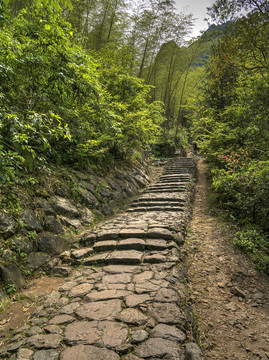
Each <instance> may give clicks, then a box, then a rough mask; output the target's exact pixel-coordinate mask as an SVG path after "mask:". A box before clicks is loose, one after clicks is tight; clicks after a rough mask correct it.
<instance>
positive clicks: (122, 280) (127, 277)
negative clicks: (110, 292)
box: [102, 274, 132, 284]
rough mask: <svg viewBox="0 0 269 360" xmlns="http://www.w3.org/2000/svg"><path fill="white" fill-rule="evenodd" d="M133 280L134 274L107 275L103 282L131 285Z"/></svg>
mask: <svg viewBox="0 0 269 360" xmlns="http://www.w3.org/2000/svg"><path fill="white" fill-rule="evenodd" d="M131 279H132V274H114V275H105V276H104V277H103V280H102V281H103V283H107V284H129V283H130V282H131Z"/></svg>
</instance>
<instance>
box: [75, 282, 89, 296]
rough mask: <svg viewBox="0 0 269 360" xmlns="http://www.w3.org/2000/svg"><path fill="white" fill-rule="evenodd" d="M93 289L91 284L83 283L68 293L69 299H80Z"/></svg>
mask: <svg viewBox="0 0 269 360" xmlns="http://www.w3.org/2000/svg"><path fill="white" fill-rule="evenodd" d="M92 289H93V285H92V284H88V283H84V284H80V285H77V286H75V287H74V288H73V289H72V290H71V291H70V292H69V296H71V297H80V296H84V295H86V294H88V293H89V292H90V291H91V290H92Z"/></svg>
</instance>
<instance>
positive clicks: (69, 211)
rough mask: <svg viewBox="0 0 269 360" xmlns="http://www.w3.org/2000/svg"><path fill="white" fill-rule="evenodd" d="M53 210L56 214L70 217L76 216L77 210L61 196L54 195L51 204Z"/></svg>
mask: <svg viewBox="0 0 269 360" xmlns="http://www.w3.org/2000/svg"><path fill="white" fill-rule="evenodd" d="M52 206H53V208H54V210H55V211H56V212H57V214H61V215H65V216H70V217H78V216H79V211H78V209H77V208H76V207H75V206H74V205H73V204H71V202H70V201H69V200H68V199H66V198H63V197H60V196H55V197H54V199H53V204H52Z"/></svg>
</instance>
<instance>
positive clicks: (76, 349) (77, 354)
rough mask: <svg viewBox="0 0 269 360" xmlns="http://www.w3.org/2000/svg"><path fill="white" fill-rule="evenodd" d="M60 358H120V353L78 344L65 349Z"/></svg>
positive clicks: (69, 359) (82, 359)
mask: <svg viewBox="0 0 269 360" xmlns="http://www.w3.org/2000/svg"><path fill="white" fill-rule="evenodd" d="M60 360H120V357H119V355H118V354H116V353H115V352H114V351H111V350H107V349H100V348H98V347H95V346H91V345H77V346H72V347H71V348H68V349H65V350H64V351H63V352H62V354H61V356H60Z"/></svg>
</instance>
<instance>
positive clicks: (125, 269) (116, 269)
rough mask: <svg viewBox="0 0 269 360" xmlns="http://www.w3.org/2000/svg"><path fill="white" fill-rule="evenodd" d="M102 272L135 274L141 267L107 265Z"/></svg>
mask: <svg viewBox="0 0 269 360" xmlns="http://www.w3.org/2000/svg"><path fill="white" fill-rule="evenodd" d="M103 271H105V272H107V273H109V274H125V273H131V274H137V273H140V272H141V267H140V266H131V265H107V266H104V267H103Z"/></svg>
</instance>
